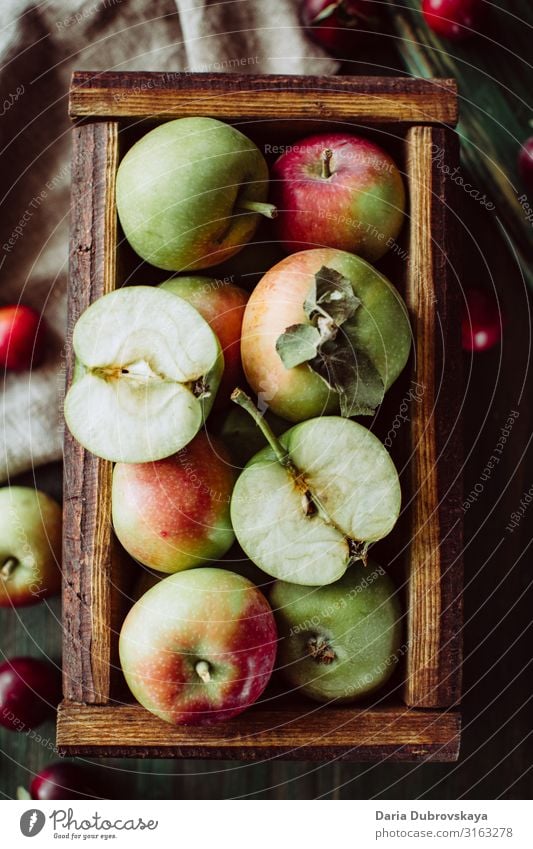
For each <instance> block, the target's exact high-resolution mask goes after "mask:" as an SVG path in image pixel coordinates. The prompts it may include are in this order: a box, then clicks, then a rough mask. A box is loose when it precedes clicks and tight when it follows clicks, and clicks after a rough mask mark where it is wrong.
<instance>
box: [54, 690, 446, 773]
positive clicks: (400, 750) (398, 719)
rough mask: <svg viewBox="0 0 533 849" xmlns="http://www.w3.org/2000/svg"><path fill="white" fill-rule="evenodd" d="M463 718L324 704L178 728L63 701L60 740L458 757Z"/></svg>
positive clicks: (226, 750) (250, 751) (216, 750)
mask: <svg viewBox="0 0 533 849" xmlns="http://www.w3.org/2000/svg"><path fill="white" fill-rule="evenodd" d="M459 737H460V717H459V715H458V714H457V713H454V712H450V713H448V712H438V711H417V710H407V709H406V708H405V707H402V706H399V707H391V708H383V709H373V710H366V711H365V710H357V709H349V708H344V709H334V708H329V707H328V708H320V707H318V706H316V705H312V704H308V709H307V710H303V711H294V710H292V711H289V710H286V711H264V710H252V711H249V712H248V713H247V714H246V715H245V716H243V717H239V718H237V719H235V720H232V721H231V722H226V723H221V724H220V725H216V726H212V727H209V728H206V727H201V726H188V727H187V726H181V727H179V726H178V727H175V726H172V725H168V724H167V723H166V722H162V721H161V720H158V719H156V718H155V717H153V716H151V715H150V714H148V713H147V712H146V711H145V710H144V709H143V708H141V707H139V706H138V705H121V706H117V707H113V706H106V707H97V706H87V705H81V704H74V703H72V702H64V703H63V705H62V706H61V707H60V709H59V715H58V728H57V743H58V747H59V749H60V751H62V752H64V753H65V754H69V755H72V754H79V755H95V754H98V755H101V756H108V757H143V756H146V757H163V758H168V757H201V758H232V757H238V758H239V759H243V760H260V759H266V758H272V757H283V758H292V759H315V758H318V759H321V760H329V759H330V758H341V759H342V760H352V761H360V760H382V759H390V760H394V761H397V760H403V761H409V760H422V759H428V760H435V761H450V760H456V759H457V757H458V754H459Z"/></svg>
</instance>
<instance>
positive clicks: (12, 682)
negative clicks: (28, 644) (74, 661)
mask: <svg viewBox="0 0 533 849" xmlns="http://www.w3.org/2000/svg"><path fill="white" fill-rule="evenodd" d="M60 700H61V672H60V670H59V669H58V667H56V666H54V665H52V664H51V663H50V662H49V661H46V660H38V659H37V658H35V657H12V658H11V659H10V660H6V661H4V663H0V725H3V726H4V728H9V729H10V731H28V729H30V728H35V727H36V726H37V725H40V724H41V723H42V722H44V721H45V719H48V717H49V716H51V715H52V714H53V712H54V711H55V709H56V707H57V705H58V703H59V701H60Z"/></svg>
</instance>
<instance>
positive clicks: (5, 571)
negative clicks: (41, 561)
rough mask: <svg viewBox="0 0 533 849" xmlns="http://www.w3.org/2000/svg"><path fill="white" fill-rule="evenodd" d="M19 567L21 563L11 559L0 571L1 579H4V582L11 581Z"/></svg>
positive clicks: (13, 558)
mask: <svg viewBox="0 0 533 849" xmlns="http://www.w3.org/2000/svg"><path fill="white" fill-rule="evenodd" d="M18 565H19V561H18V560H17V559H16V558H15V557H10V558H9V559H8V560H6V562H5V563H4V565H3V566H2V568H1V569H0V577H2V579H3V580H4V581H9V579H10V577H11V575H12V574H13V572H14V571H15V569H16V568H17V566H18Z"/></svg>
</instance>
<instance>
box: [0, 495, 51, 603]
mask: <svg viewBox="0 0 533 849" xmlns="http://www.w3.org/2000/svg"><path fill="white" fill-rule="evenodd" d="M60 563H61V507H60V506H59V504H57V503H56V502H55V501H54V500H53V499H52V498H50V496H49V495H45V493H44V492H39V491H38V490H35V489H32V488H31V487H27V486H5V487H2V488H0V607H19V606H21V605H29V604H36V603H37V602H38V601H41V599H43V598H48V596H51V595H55V594H56V593H58V592H59V591H60V589H61V571H60V569H59V564H60Z"/></svg>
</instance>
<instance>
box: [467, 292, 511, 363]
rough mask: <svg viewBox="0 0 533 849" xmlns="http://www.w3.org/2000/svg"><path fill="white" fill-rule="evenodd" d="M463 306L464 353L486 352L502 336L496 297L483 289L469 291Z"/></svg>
mask: <svg viewBox="0 0 533 849" xmlns="http://www.w3.org/2000/svg"><path fill="white" fill-rule="evenodd" d="M465 297H466V303H465V304H464V305H463V320H462V337H463V348H464V350H465V351H488V350H489V348H493V347H494V345H497V344H498V342H499V341H500V339H501V336H502V327H503V323H504V320H503V317H502V314H501V312H500V308H499V305H498V301H497V300H496V297H495V296H494V295H493V294H491V293H490V292H487V291H485V290H484V289H469V290H467V292H466V296H465Z"/></svg>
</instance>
